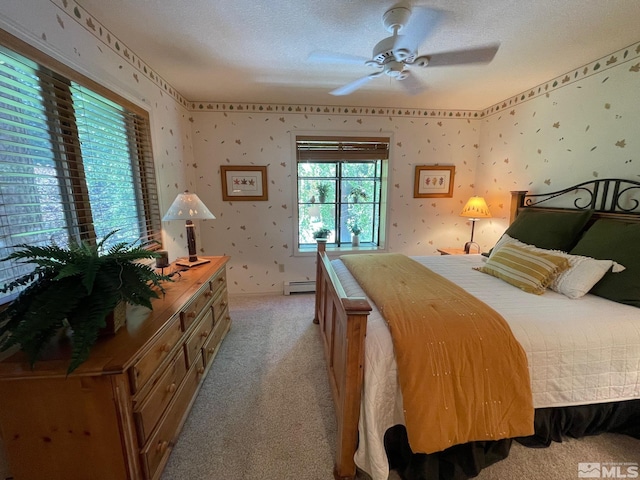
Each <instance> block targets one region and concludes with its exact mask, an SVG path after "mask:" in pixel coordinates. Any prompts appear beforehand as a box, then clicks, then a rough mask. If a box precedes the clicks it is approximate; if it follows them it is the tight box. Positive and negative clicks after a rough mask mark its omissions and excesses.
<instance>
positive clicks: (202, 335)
mask: <svg viewBox="0 0 640 480" xmlns="http://www.w3.org/2000/svg"><path fill="white" fill-rule="evenodd" d="M200 336H201V337H202V338H207V337H208V336H209V330H205V331H204V332H202V333H201V334H200Z"/></svg>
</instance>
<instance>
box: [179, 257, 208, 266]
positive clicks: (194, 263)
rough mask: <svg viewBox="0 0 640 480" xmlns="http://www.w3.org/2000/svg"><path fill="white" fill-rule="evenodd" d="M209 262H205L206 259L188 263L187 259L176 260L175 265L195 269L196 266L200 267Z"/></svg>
mask: <svg viewBox="0 0 640 480" xmlns="http://www.w3.org/2000/svg"><path fill="white" fill-rule="evenodd" d="M209 262H211V260H207V259H206V258H199V259H197V260H196V261H195V262H190V261H189V258H184V259H178V260H176V265H180V266H181V267H187V268H191V267H197V266H198V265H202V264H204V263H209Z"/></svg>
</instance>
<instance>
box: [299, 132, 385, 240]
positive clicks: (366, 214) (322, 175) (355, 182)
mask: <svg viewBox="0 0 640 480" xmlns="http://www.w3.org/2000/svg"><path fill="white" fill-rule="evenodd" d="M296 155H297V192H298V195H297V198H298V249H299V250H305V249H312V248H315V243H316V242H315V239H314V236H313V234H314V232H316V231H317V230H319V229H320V228H326V229H328V230H329V231H330V233H329V236H328V239H327V246H333V247H338V248H339V247H342V248H351V247H352V233H351V227H353V226H354V225H357V226H358V227H359V229H360V230H361V233H360V234H359V239H360V246H361V247H372V248H378V247H380V246H382V243H383V242H382V239H383V238H384V219H385V217H386V216H385V212H384V206H385V204H386V202H385V200H386V179H387V169H388V167H387V162H388V158H389V138H388V137H384V138H360V137H337V138H336V137H318V136H297V137H296Z"/></svg>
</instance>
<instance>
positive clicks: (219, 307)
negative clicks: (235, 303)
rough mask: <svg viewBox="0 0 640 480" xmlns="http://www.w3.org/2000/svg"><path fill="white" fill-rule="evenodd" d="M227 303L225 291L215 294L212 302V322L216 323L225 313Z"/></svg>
mask: <svg viewBox="0 0 640 480" xmlns="http://www.w3.org/2000/svg"><path fill="white" fill-rule="evenodd" d="M228 306H229V303H228V301H227V289H226V288H224V289H223V290H221V291H220V292H218V293H217V294H216V297H215V299H214V300H213V322H214V324H215V323H218V322H219V321H220V319H221V318H222V314H223V313H224V312H226V311H227V307H228Z"/></svg>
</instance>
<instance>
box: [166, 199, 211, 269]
mask: <svg viewBox="0 0 640 480" xmlns="http://www.w3.org/2000/svg"><path fill="white" fill-rule="evenodd" d="M215 218H216V217H215V216H214V215H213V213H211V212H210V211H209V209H208V208H207V207H206V206H205V204H204V203H202V200H200V199H199V198H198V196H197V195H196V194H195V193H189V191H188V190H185V192H184V193H179V194H178V196H177V197H176V199H175V200H174V201H173V203H172V204H171V206H170V207H169V210H167V213H165V215H164V217H162V221H164V222H167V221H170V220H185V221H186V226H187V246H188V248H189V260H188V261H185V260H178V261H177V262H176V265H180V266H183V267H195V266H196V265H201V264H203V263H208V262H209V260H206V259H201V258H198V256H197V255H196V235H195V226H194V225H193V220H214V219H215Z"/></svg>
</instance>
